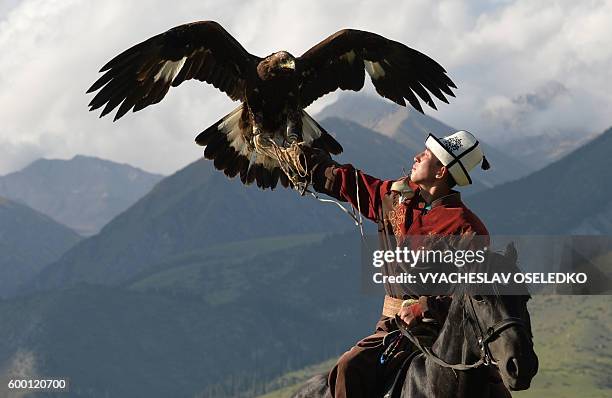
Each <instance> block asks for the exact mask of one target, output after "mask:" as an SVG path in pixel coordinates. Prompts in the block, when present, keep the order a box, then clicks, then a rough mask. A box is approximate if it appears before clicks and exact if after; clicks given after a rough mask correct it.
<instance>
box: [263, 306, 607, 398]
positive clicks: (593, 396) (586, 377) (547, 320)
mask: <svg viewBox="0 0 612 398" xmlns="http://www.w3.org/2000/svg"><path fill="white" fill-rule="evenodd" d="M609 301H610V300H609V297H608V296H536V297H534V298H533V299H532V301H530V303H529V308H530V313H531V320H532V324H533V333H534V343H535V350H536V353H537V354H538V357H539V360H540V368H539V371H538V374H537V375H536V376H535V378H534V379H533V382H532V385H531V388H530V389H529V390H527V391H520V392H514V393H512V396H514V397H517V398H536V397H537V398H548V397H554V398H575V397H584V398H604V397H610V396H611V395H612V373H611V372H610V369H611V368H612V308H611V307H610V302H609ZM347 348H348V347H347ZM334 363H335V359H331V360H328V361H325V362H323V363H320V364H318V365H311V366H309V367H306V368H304V369H302V370H300V371H294V372H290V373H287V374H286V375H284V376H281V377H279V378H277V379H275V380H274V381H273V382H271V383H270V384H269V385H270V386H274V385H278V386H279V387H280V388H279V389H277V390H274V391H272V392H269V393H267V394H265V395H261V396H260V397H259V398H287V397H290V396H291V394H292V393H294V392H295V391H296V390H297V389H298V388H299V386H300V385H301V384H302V383H304V381H305V380H307V379H308V378H309V377H311V376H313V375H314V374H317V373H321V372H325V371H327V370H329V369H331V366H333V364H334Z"/></svg>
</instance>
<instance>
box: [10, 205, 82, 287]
mask: <svg viewBox="0 0 612 398" xmlns="http://www.w3.org/2000/svg"><path fill="white" fill-rule="evenodd" d="M80 239H81V237H80V236H79V235H77V234H76V233H75V232H74V231H72V230H71V229H70V228H68V227H66V226H64V225H61V224H59V223H57V222H56V221H54V220H52V219H51V218H49V217H47V216H45V215H43V214H41V213H39V212H37V211H35V210H33V209H31V208H29V207H27V206H25V205H23V204H20V203H17V202H13V201H10V200H7V199H4V198H2V197H0V297H7V296H9V295H12V294H15V293H17V292H18V291H19V286H20V285H21V284H23V283H24V282H25V281H27V280H29V279H30V278H32V277H33V276H34V275H36V274H37V273H38V272H39V271H40V270H41V269H42V268H43V267H44V266H46V265H48V264H50V263H52V262H53V261H55V260H57V259H58V258H59V257H60V256H61V255H62V254H63V253H64V252H65V251H66V250H68V249H69V248H71V247H72V246H74V245H75V244H76V243H77V242H78V241H79V240H80Z"/></svg>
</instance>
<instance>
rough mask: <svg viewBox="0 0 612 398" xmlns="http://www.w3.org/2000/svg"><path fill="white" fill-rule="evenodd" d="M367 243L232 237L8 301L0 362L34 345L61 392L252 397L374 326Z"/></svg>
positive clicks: (0, 307)
mask: <svg viewBox="0 0 612 398" xmlns="http://www.w3.org/2000/svg"><path fill="white" fill-rule="evenodd" d="M359 244H360V241H359V237H358V235H356V234H355V233H353V232H351V233H349V234H344V235H332V236H323V235H304V236H286V237H283V238H278V237H277V238H270V239H257V240H252V241H247V242H240V243H238V242H237V243H233V244H224V245H220V246H215V247H212V248H211V250H209V251H207V252H205V253H204V252H202V253H197V252H194V253H190V254H186V255H185V257H184V258H183V259H182V260H181V259H178V258H177V259H175V260H176V261H171V262H170V263H168V264H157V265H154V266H152V267H151V272H148V273H146V274H142V275H140V276H138V277H135V278H134V279H132V280H130V281H128V282H126V283H125V284H124V285H122V286H121V287H105V286H99V285H90V284H77V285H75V286H72V287H69V288H65V289H58V290H54V291H50V292H40V293H37V294H35V295H33V296H30V297H27V298H18V299H12V300H5V301H0V319H2V322H1V323H0V369H3V371H4V375H6V374H10V373H11V371H12V370H14V368H15V367H16V366H17V365H15V363H17V362H19V361H18V358H19V355H26V354H27V355H29V357H31V358H32V360H31V362H32V365H31V368H30V369H28V371H29V375H32V374H34V375H68V376H69V377H70V378H71V381H72V386H73V387H72V388H71V392H70V393H69V394H64V393H62V394H63V395H57V394H56V395H57V396H62V397H91V396H111V397H133V396H147V397H169V396H173V397H193V396H198V397H203V398H204V397H206V398H207V397H211V398H212V397H215V398H222V397H251V396H253V395H254V392H263V391H266V389H267V387H266V386H267V383H268V382H271V381H272V380H273V379H274V378H275V377H276V376H277V375H279V374H282V373H285V372H287V371H290V370H293V369H299V368H301V367H303V366H305V365H306V364H308V363H314V362H319V361H321V360H323V359H325V358H329V357H331V356H335V355H337V354H338V353H339V352H340V351H341V350H342V349H343V347H344V346H345V345H346V341H353V340H355V339H356V338H358V337H359V336H360V335H362V334H364V333H367V332H369V331H370V329H371V325H372V324H373V323H374V322H375V320H376V317H377V313H378V310H379V308H378V307H379V305H380V298H379V297H364V296H362V295H361V293H360V277H361V274H360V272H361V270H360V268H359V253H360V251H359ZM338 292H342V294H338ZM313 330H317V333H316V335H313ZM0 373H1V372H0ZM0 376H2V375H1V374H0ZM0 378H1V377H0ZM117 380H122V382H120V383H119V382H117ZM0 395H2V390H0ZM41 396H44V395H41ZM49 396H55V395H52V394H50V395H49Z"/></svg>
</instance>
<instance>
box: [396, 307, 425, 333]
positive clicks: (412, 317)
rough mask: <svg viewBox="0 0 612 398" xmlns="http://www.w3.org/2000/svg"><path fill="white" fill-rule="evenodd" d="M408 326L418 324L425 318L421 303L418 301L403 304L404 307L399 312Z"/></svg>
mask: <svg viewBox="0 0 612 398" xmlns="http://www.w3.org/2000/svg"><path fill="white" fill-rule="evenodd" d="M397 315H399V317H400V318H401V319H402V321H404V323H405V324H406V325H407V326H409V327H410V326H413V325H415V324H417V323H418V322H419V321H420V320H421V319H422V318H423V311H422V310H421V305H420V304H419V303H418V302H417V303H414V304H410V305H405V306H404V305H402V308H401V309H400V310H399V312H398V313H397Z"/></svg>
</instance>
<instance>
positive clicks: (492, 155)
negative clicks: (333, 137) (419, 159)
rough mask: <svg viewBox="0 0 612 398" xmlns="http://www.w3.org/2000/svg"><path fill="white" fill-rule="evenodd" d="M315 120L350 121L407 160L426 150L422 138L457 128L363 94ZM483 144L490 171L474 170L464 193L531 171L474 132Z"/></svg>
mask: <svg viewBox="0 0 612 398" xmlns="http://www.w3.org/2000/svg"><path fill="white" fill-rule="evenodd" d="M317 117H318V118H320V119H323V118H327V117H338V118H342V119H344V120H350V121H353V122H355V123H357V124H359V125H361V126H363V127H366V128H368V129H371V130H374V131H376V132H378V133H380V134H382V135H384V136H386V137H389V138H391V139H393V140H394V141H396V142H398V143H400V144H402V145H404V146H405V147H406V148H407V152H406V154H407V159H409V160H410V161H412V156H414V155H415V154H417V153H419V152H421V151H422V150H423V149H424V148H425V139H426V138H427V136H428V135H429V133H432V134H435V135H436V136H438V137H440V136H445V135H448V134H451V133H454V132H455V131H457V130H458V129H456V128H454V127H451V126H449V125H447V124H445V123H443V122H441V121H439V120H437V119H435V118H433V117H431V116H428V115H424V114H422V113H420V112H417V111H415V110H414V109H412V108H408V107H400V106H397V105H395V104H392V103H390V102H388V101H385V100H382V99H380V98H374V97H368V96H364V95H350V94H347V95H345V96H343V97H341V98H340V99H339V100H338V101H337V102H335V103H333V104H331V105H328V106H327V107H325V108H324V109H323V110H322V111H321V112H320V113H319V114H318V115H317ZM474 134H475V135H476V136H477V137H478V139H479V141H480V142H481V144H482V148H483V152H484V154H485V155H486V157H487V159H488V160H489V161H490V163H491V169H489V170H486V171H484V170H481V169H480V168H478V167H477V168H476V169H475V170H474V171H473V172H472V173H473V175H474V177H475V178H474V184H473V185H472V186H470V187H469V188H468V190H467V192H470V193H474V192H478V191H482V190H484V189H487V188H491V187H493V186H495V185H499V184H501V183H503V182H507V181H512V180H515V179H517V178H519V177H522V176H525V175H527V174H529V173H530V172H532V171H534V170H535V169H534V168H531V167H529V166H526V165H525V163H524V162H523V161H520V160H517V159H515V158H513V157H512V156H511V155H509V154H508V152H507V151H506V150H505V148H504V150H503V151H502V150H499V149H497V148H495V147H494V146H492V145H490V144H489V143H487V141H486V135H485V134H479V132H474Z"/></svg>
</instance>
